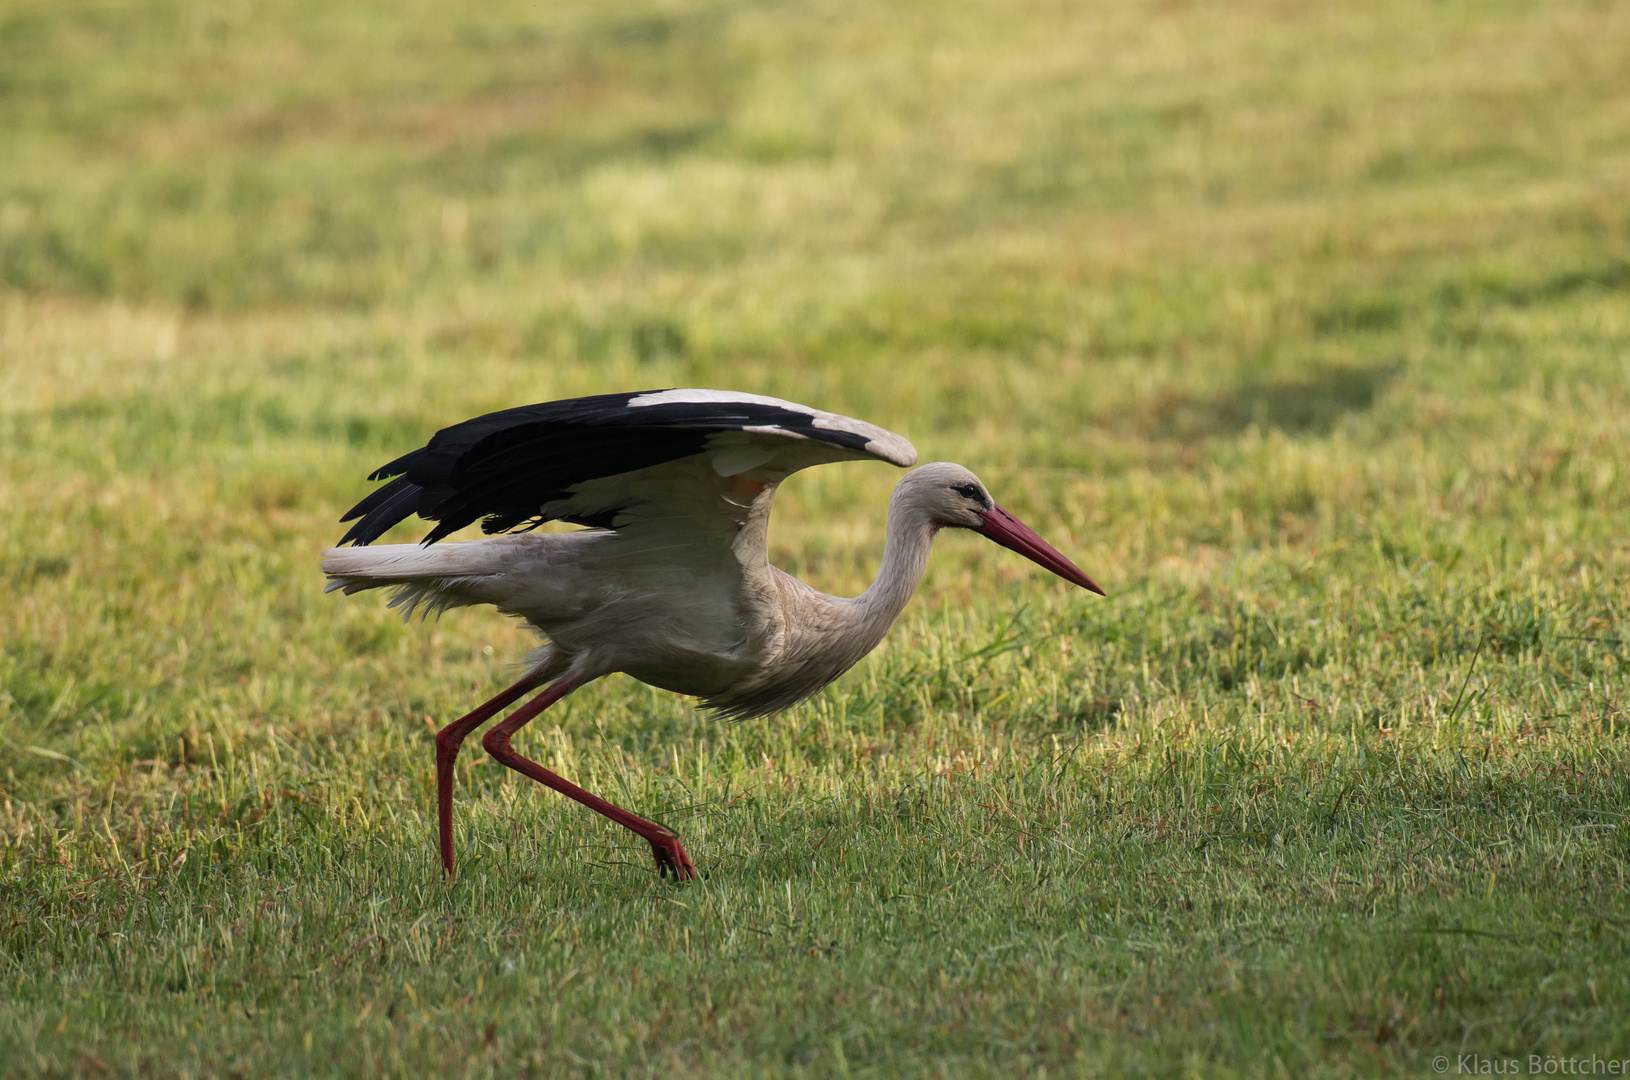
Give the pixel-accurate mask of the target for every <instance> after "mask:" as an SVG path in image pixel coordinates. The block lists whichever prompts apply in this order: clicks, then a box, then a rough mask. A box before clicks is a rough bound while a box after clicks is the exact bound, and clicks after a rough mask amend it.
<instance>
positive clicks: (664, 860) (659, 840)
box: [651, 836, 696, 881]
mask: <svg viewBox="0 0 1630 1080" xmlns="http://www.w3.org/2000/svg"><path fill="white" fill-rule="evenodd" d="M651 854H653V855H655V856H656V857H657V873H658V874H659V875H661V876H662V877H667V876H668V875H669V874H672V875H673V876H674V880H675V881H695V880H696V867H695V866H694V865H692V863H691V861H690V856H689V855H687V854H685V845H683V844H681V843H680V842H679V837H677V836H653V837H651Z"/></svg>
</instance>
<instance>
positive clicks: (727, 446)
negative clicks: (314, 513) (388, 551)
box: [340, 390, 917, 544]
mask: <svg viewBox="0 0 1630 1080" xmlns="http://www.w3.org/2000/svg"><path fill="white" fill-rule="evenodd" d="M698 455H706V456H707V463H708V464H709V465H710V466H711V468H710V469H708V470H706V473H711V474H712V475H713V476H716V477H718V478H720V479H721V480H722V479H725V478H732V477H746V478H748V479H749V480H751V481H753V482H756V483H774V482H777V481H779V480H781V479H783V478H784V477H786V476H788V475H789V474H791V473H793V472H796V471H797V470H799V469H802V468H806V467H808V466H810V465H819V464H822V463H824V462H829V461H853V460H857V459H861V458H877V459H880V460H883V461H888V462H891V463H893V464H895V465H900V466H909V465H913V464H915V463H916V461H917V451H916V450H915V449H914V448H913V447H912V445H911V444H910V443H909V442H907V441H906V440H905V439H903V438H901V437H900V436H898V435H895V434H894V433H893V432H889V431H884V430H883V429H882V428H879V427H873V426H872V425H871V424H866V423H862V422H861V421H859V420H851V419H850V418H849V417H847V416H838V415H836V414H835V413H829V412H822V411H820V410H819V409H811V408H809V407H808V406H807V405H796V404H794V403H792V402H790V401H781V400H779V399H777V398H771V397H760V396H758V395H756V394H736V393H730V392H728V391H721V390H656V391H647V392H642V393H634V394H601V395H599V396H596V397H583V398H571V399H569V400H566V401H549V402H544V403H543V404H540V405H523V406H521V407H520V408H517V409H505V410H503V411H502V412H495V413H488V414H487V415H485V416H478V417H476V418H475V419H473V420H466V421H464V422H463V423H462V424H454V425H453V426H452V427H449V428H443V429H442V430H441V431H438V432H437V433H436V434H435V435H434V436H433V437H432V438H431V440H430V442H429V443H428V444H427V445H425V446H424V447H423V448H421V449H418V450H415V451H413V452H412V453H411V454H405V455H403V456H402V457H399V458H397V459H396V460H395V461H393V462H391V463H390V464H389V465H385V466H383V467H382V468H380V469H378V470H376V471H375V472H374V473H373V474H372V475H371V476H369V477H368V479H370V480H385V479H388V478H390V477H395V478H396V479H394V480H392V481H391V482H390V483H389V484H386V485H385V486H384V487H382V488H379V489H377V490H376V491H374V492H373V493H372V494H371V495H369V496H368V497H367V498H366V499H363V500H362V501H361V502H359V503H357V505H355V506H353V507H352V508H351V509H350V511H349V512H347V513H346V515H345V516H344V517H343V518H341V519H340V520H341V521H351V520H352V519H360V520H358V521H357V523H356V524H355V525H353V526H351V531H350V532H348V533H346V534H345V538H344V539H343V540H341V541H340V543H341V544H349V543H356V544H371V543H373V542H374V541H375V540H376V539H378V538H379V537H380V536H382V535H383V534H384V533H385V531H386V530H388V529H389V528H390V527H391V526H393V525H395V524H396V523H397V522H399V521H403V520H405V519H406V518H408V517H410V516H412V515H413V514H418V515H419V516H420V517H422V518H426V519H428V520H430V521H434V522H436V523H437V524H436V527H435V528H434V529H432V530H431V531H430V534H429V535H428V536H426V537H425V540H424V542H425V543H427V544H432V543H435V542H436V541H437V540H440V539H442V538H443V537H445V536H447V535H449V534H451V533H453V532H456V531H457V530H459V529H461V528H463V527H464V526H466V525H469V524H471V523H472V522H475V521H481V523H482V529H483V530H484V531H485V532H487V533H501V532H507V531H509V530H511V529H517V528H520V529H529V528H535V527H537V526H538V525H541V524H542V523H543V522H545V521H569V522H573V523H575V524H578V525H589V526H594V527H597V528H611V529H615V528H617V527H618V526H619V523H620V521H626V520H627V519H628V518H629V516H630V511H635V510H636V509H637V508H640V507H649V506H650V504H651V503H652V502H653V501H661V496H660V495H654V494H653V493H655V492H659V491H661V489H662V486H663V483H664V481H671V482H672V483H676V484H686V486H694V482H693V481H692V482H691V483H689V484H687V483H686V480H687V478H689V477H695V476H697V475H698V470H697V468H696V465H697V463H694V462H688V461H687V460H686V459H690V458H695V457H697V456H698ZM681 462H683V463H685V464H684V465H683V466H681V467H674V466H673V464H671V463H681ZM665 466H666V468H665ZM670 473H671V474H672V475H671V476H669V475H668V474H670ZM720 490H723V489H720ZM676 494H677V493H676ZM641 516H643V515H641Z"/></svg>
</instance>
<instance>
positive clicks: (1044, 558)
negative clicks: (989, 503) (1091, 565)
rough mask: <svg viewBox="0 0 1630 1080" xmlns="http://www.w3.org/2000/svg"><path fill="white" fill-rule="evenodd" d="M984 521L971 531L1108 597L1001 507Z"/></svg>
mask: <svg viewBox="0 0 1630 1080" xmlns="http://www.w3.org/2000/svg"><path fill="white" fill-rule="evenodd" d="M984 518H985V523H984V524H983V525H981V526H980V527H979V528H977V529H975V530H974V532H976V533H979V534H980V535H981V536H988V537H990V538H991V539H992V540H994V541H996V542H997V543H998V544H1001V545H1002V546H1003V547H1005V548H1007V549H1008V550H1009V551H1017V552H1018V553H1019V554H1020V555H1023V556H1024V557H1025V558H1027V559H1029V560H1030V561H1031V562H1033V563H1035V564H1036V565H1037V566H1045V567H1046V568H1047V569H1049V570H1051V571H1052V572H1053V573H1055V574H1057V575H1058V576H1059V577H1061V578H1063V579H1064V580H1065V581H1069V582H1074V583H1075V584H1077V585H1079V586H1081V587H1082V588H1083V589H1088V590H1090V591H1092V592H1095V593H1097V594H1098V595H1099V596H1108V595H1109V594H1108V593H1106V592H1104V590H1102V589H1100V588H1099V587H1098V583H1097V582H1096V581H1094V580H1092V579H1091V578H1089V577H1088V576H1087V575H1086V574H1085V573H1083V572H1082V570H1081V568H1080V567H1079V566H1077V565H1075V564H1074V563H1073V562H1071V561H1070V560H1068V559H1066V558H1065V557H1064V556H1062V555H1060V554H1059V553H1058V552H1057V551H1056V550H1055V549H1054V548H1053V545H1051V544H1049V543H1048V542H1047V541H1045V540H1043V539H1042V538H1041V537H1039V536H1037V535H1036V531H1035V530H1034V529H1032V528H1031V527H1030V526H1028V525H1026V524H1025V523H1024V522H1022V521H1020V520H1019V519H1018V518H1016V517H1014V516H1013V515H1012V514H1010V513H1008V512H1007V511H1006V510H1003V509H1002V508H1001V507H1000V506H993V507H991V509H990V510H989V511H987V512H986V513H985V515H984Z"/></svg>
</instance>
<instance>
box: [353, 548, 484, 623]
mask: <svg viewBox="0 0 1630 1080" xmlns="http://www.w3.org/2000/svg"><path fill="white" fill-rule="evenodd" d="M502 572H503V566H502V562H501V560H500V558H499V555H498V552H497V551H495V550H494V549H493V548H492V547H491V546H489V545H488V544H485V543H480V542H475V543H466V544H437V545H434V546H432V547H421V546H420V545H418V544H382V545H380V546H378V547H349V548H329V549H328V550H327V551H325V552H323V573H325V574H327V575H328V584H327V586H325V587H324V589H323V592H325V593H328V592H333V591H334V590H336V589H340V590H343V591H344V593H345V595H347V596H350V595H351V594H352V593H357V592H363V591H364V590H367V589H380V588H388V589H393V590H394V592H393V594H392V596H391V602H390V606H391V607H393V608H397V607H399V608H403V609H404V610H403V612H402V618H404V619H409V618H412V617H413V613H414V612H415V611H419V610H422V611H423V614H424V615H425V616H426V617H429V616H430V615H432V614H440V613H441V612H443V611H445V610H447V609H448V608H452V607H462V606H463V605H465V604H479V603H483V602H484V601H485V598H484V597H481V596H477V595H474V594H473V593H472V592H471V586H474V585H477V584H478V583H480V582H482V581H483V580H485V579H488V578H491V577H492V576H493V575H496V574H500V573H502Z"/></svg>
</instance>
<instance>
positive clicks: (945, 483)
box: [897, 461, 1105, 596]
mask: <svg viewBox="0 0 1630 1080" xmlns="http://www.w3.org/2000/svg"><path fill="white" fill-rule="evenodd" d="M897 497H904V498H905V499H908V500H909V501H910V503H911V504H912V505H913V507H914V508H915V509H917V510H918V511H920V512H922V513H925V514H926V515H927V516H928V519H929V521H931V522H932V523H933V524H934V525H935V526H939V527H945V528H952V529H972V530H973V531H974V532H976V533H979V534H980V535H981V536H986V537H989V538H990V539H992V540H994V541H996V542H997V543H998V544H1001V545H1002V546H1003V547H1005V548H1007V549H1008V550H1010V551H1017V552H1018V553H1019V554H1020V555H1023V556H1024V557H1025V558H1027V559H1029V560H1030V561H1031V562H1033V563H1035V564H1036V565H1038V566H1044V567H1046V568H1047V569H1049V570H1051V571H1052V572H1053V573H1055V574H1057V575H1058V576H1059V577H1061V578H1063V579H1064V580H1065V581H1069V582H1072V583H1074V584H1076V585H1079V586H1081V587H1082V588H1083V589H1090V590H1091V591H1093V592H1095V593H1097V594H1098V595H1099V596H1103V595H1105V593H1104V590H1103V589H1100V588H1099V587H1098V583H1097V582H1095V581H1093V580H1092V579H1091V578H1090V577H1088V576H1087V575H1086V574H1085V573H1083V572H1082V570H1081V568H1080V567H1078V566H1076V565H1075V564H1074V563H1072V562H1071V561H1070V560H1068V559H1066V558H1065V557H1064V556H1063V555H1060V554H1059V553H1058V551H1056V550H1055V549H1054V548H1053V546H1052V545H1051V544H1049V543H1048V542H1047V541H1045V540H1043V539H1042V538H1041V537H1039V536H1037V535H1036V533H1035V531H1034V530H1033V529H1031V528H1030V526H1028V525H1026V524H1025V523H1024V522H1022V521H1020V520H1019V519H1018V518H1016V517H1014V516H1013V515H1012V514H1010V513H1008V512H1007V511H1006V510H1003V509H1002V508H1001V507H1000V506H997V505H996V500H994V499H992V498H991V497H990V492H988V491H986V490H985V485H984V484H983V483H981V482H980V480H979V477H977V476H975V475H974V474H973V473H971V472H969V471H968V470H967V469H964V468H963V467H962V466H961V465H953V464H951V463H950V462H947V461H936V462H934V463H932V464H929V465H924V466H923V467H922V468H920V469H916V470H913V471H912V472H910V473H908V474H907V475H906V478H905V479H904V480H902V481H901V482H900V487H899V489H898V494H897Z"/></svg>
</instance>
